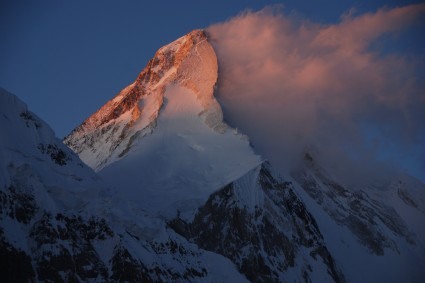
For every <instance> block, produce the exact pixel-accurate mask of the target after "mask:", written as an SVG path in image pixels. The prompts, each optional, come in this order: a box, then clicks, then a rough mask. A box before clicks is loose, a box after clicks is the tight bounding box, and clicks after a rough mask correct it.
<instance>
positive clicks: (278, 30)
mask: <svg viewBox="0 0 425 283" xmlns="http://www.w3.org/2000/svg"><path fill="white" fill-rule="evenodd" d="M424 14H425V4H417V5H410V6H406V7H401V8H393V9H387V8H384V9H380V10H378V11H377V12H376V13H367V14H363V15H359V16H353V15H352V14H350V13H348V14H346V15H343V16H342V17H341V21H340V22H339V23H337V24H332V25H323V24H317V23H314V22H311V21H308V20H300V19H293V18H291V17H290V16H286V15H284V14H283V13H281V12H279V11H276V9H274V8H273V7H271V8H270V7H269V8H265V9H263V10H261V11H259V12H245V13H243V14H241V15H239V16H237V17H235V18H233V19H230V20H229V21H227V22H225V23H220V24H215V25H213V26H210V27H209V28H208V32H209V34H210V37H211V42H212V43H213V45H214V47H215V50H216V52H217V55H218V59H219V66H220V70H219V72H220V75H219V90H218V94H217V95H218V99H219V100H220V102H221V103H222V105H223V108H224V112H225V116H226V117H227V118H228V119H229V121H230V122H231V124H233V125H236V126H238V127H239V128H241V129H242V130H243V131H244V132H245V133H247V134H248V135H249V136H250V138H251V140H252V142H253V144H254V145H255V146H256V147H257V149H258V150H259V152H260V153H262V154H263V155H264V156H265V157H266V158H268V159H270V160H271V161H272V162H274V163H275V164H279V165H280V166H288V164H292V163H293V162H294V160H296V159H297V158H299V155H300V154H301V152H302V151H303V150H304V149H305V148H306V147H311V146H313V147H317V148H318V149H319V151H320V153H321V154H320V156H322V162H327V164H328V166H335V167H336V168H341V167H343V166H341V165H345V166H354V165H353V163H351V164H350V165H349V164H348V160H357V161H356V162H359V163H360V164H365V163H367V164H370V166H368V168H367V169H365V170H360V168H358V167H356V168H357V170H354V171H353V170H350V173H349V174H346V173H347V171H346V170H345V171H344V170H341V172H340V175H341V176H342V175H346V176H347V175H349V176H350V177H352V178H351V179H355V178H358V177H359V176H360V175H361V176H366V175H369V174H366V171H367V172H373V173H372V174H374V175H376V173H377V172H376V171H377V170H372V169H373V168H380V169H379V170H378V171H382V170H381V168H383V167H382V164H379V165H377V166H375V167H373V166H372V164H375V161H376V160H377V159H378V158H377V157H378V156H381V157H382V155H383V154H386V155H387V156H392V158H393V159H394V158H395V157H394V156H398V155H400V154H401V153H402V152H406V153H407V152H408V149H409V148H418V147H420V145H421V143H424V142H425V141H424V137H425V127H424V121H425V88H424V85H425V84H424V82H423V81H421V80H419V79H418V77H417V71H418V65H419V67H420V68H423V67H424V65H425V64H424V63H423V61H422V62H420V63H418V62H417V61H415V59H417V58H413V59H412V57H409V58H410V59H407V57H404V56H401V55H400V54H392V53H383V52H382V51H383V50H384V49H385V46H383V47H382V49H381V50H379V49H377V48H371V46H372V44H374V43H375V42H376V41H377V40H379V39H380V38H381V37H382V36H384V35H388V34H394V33H402V32H403V31H404V30H405V29H406V28H407V27H408V26H409V25H413V24H415V22H417V21H418V19H420V17H421V16H423V15H424ZM388 143H391V146H387V145H388ZM385 150H387V153H385ZM397 151H398V152H397ZM420 154H422V155H424V154H425V149H424V150H422V152H421V153H420ZM418 160H419V159H418ZM372 167H373V168H372ZM353 172H358V174H354V173H353Z"/></svg>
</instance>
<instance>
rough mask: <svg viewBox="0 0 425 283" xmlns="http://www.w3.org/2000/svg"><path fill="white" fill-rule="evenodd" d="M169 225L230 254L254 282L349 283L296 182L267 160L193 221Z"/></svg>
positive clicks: (211, 248) (212, 200) (208, 204)
mask: <svg viewBox="0 0 425 283" xmlns="http://www.w3.org/2000/svg"><path fill="white" fill-rule="evenodd" d="M170 226H171V227H173V228H174V229H175V231H176V232H178V233H179V234H181V235H183V236H184V237H186V238H187V239H188V240H190V241H191V242H194V243H196V244H197V245H199V246H200V247H201V248H203V249H206V250H209V251H214V252H216V253H219V254H222V255H224V256H226V257H227V258H230V259H231V260H232V261H233V262H234V263H235V264H236V265H237V267H238V269H239V271H240V272H241V273H243V274H244V275H245V276H246V277H247V278H248V279H249V280H250V281H252V282H292V281H298V280H304V281H306V282H309V281H310V280H311V281H313V282H316V281H317V280H320V281H322V282H332V281H334V282H345V279H344V276H343V275H342V274H341V273H340V272H339V270H338V268H337V267H336V264H335V261H334V259H333V258H332V256H331V254H330V253H329V251H328V249H327V248H326V245H325V243H324V241H323V237H322V235H321V233H320V230H319V227H318V226H317V223H316V221H315V219H314V217H313V216H312V215H311V214H310V213H309V212H308V210H307V208H306V207H305V206H304V204H303V202H302V200H301V199H300V198H299V197H298V195H297V194H296V193H295V192H294V189H293V186H292V183H290V182H284V181H282V180H279V179H278V178H276V177H275V176H273V174H272V172H271V169H270V165H269V164H267V163H264V164H262V165H260V166H259V167H257V168H255V169H254V170H252V171H251V172H249V173H247V174H246V175H245V176H243V177H242V178H240V179H238V180H236V181H234V182H232V183H231V184H229V185H227V186H226V187H224V188H223V189H221V190H219V191H217V192H216V193H214V194H212V195H211V196H210V198H209V199H208V201H207V202H206V203H205V204H204V205H203V206H202V207H200V208H199V209H198V211H197V213H196V215H195V217H194V219H193V221H192V222H189V223H188V222H185V221H184V220H182V219H179V218H177V219H174V220H172V221H171V222H170Z"/></svg>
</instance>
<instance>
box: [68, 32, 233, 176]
mask: <svg viewBox="0 0 425 283" xmlns="http://www.w3.org/2000/svg"><path fill="white" fill-rule="evenodd" d="M216 81H217V58H216V55H215V52H214V50H213V48H212V47H211V45H210V44H209V43H208V41H207V36H206V34H205V32H204V31H202V30H195V31H192V32H191V33H189V34H187V35H185V36H183V37H181V38H179V39H177V40H176V41H174V42H172V43H170V44H168V45H166V46H164V47H162V48H160V49H159V50H158V51H157V52H156V54H155V56H154V57H153V58H152V59H151V60H150V61H149V62H148V64H147V66H146V67H145V69H144V70H143V71H142V72H141V73H140V74H139V76H138V77H137V79H136V80H135V82H134V83H132V84H131V85H129V86H127V87H126V88H124V89H123V90H122V91H121V92H120V93H118V95H117V96H115V97H114V98H113V99H112V100H110V101H109V102H107V103H106V104H105V105H104V106H103V107H102V108H101V109H99V110H98V111H97V112H96V113H94V114H93V115H92V116H90V117H89V118H88V119H87V120H86V121H84V122H83V123H82V124H81V125H80V126H79V127H77V128H76V129H75V130H74V131H73V132H72V133H70V135H68V136H67V137H66V138H65V140H64V142H65V143H66V144H67V145H68V146H70V147H71V148H72V149H73V150H74V151H75V152H76V153H78V154H79V156H80V158H81V159H82V160H83V161H84V162H86V164H88V165H89V166H90V167H92V168H93V169H95V170H100V169H102V168H104V167H105V166H107V165H108V164H111V163H113V162H114V161H116V160H118V159H120V158H122V157H123V156H125V155H126V154H127V152H128V151H129V150H130V149H131V147H132V144H133V143H134V141H135V140H136V139H138V138H140V137H143V136H146V135H148V134H150V133H151V132H152V129H153V128H155V126H156V120H157V117H158V115H159V112H160V110H161V108H163V107H164V93H165V90H166V88H167V86H169V85H180V86H182V87H185V88H187V89H190V90H191V91H192V92H193V93H194V94H195V95H196V98H197V99H198V100H199V101H200V103H201V105H202V110H201V111H200V113H199V115H200V116H201V118H202V119H203V120H204V122H205V123H206V124H207V125H208V126H209V127H211V128H213V129H214V130H216V131H219V132H224V131H225V128H226V127H225V125H224V124H223V122H222V120H223V119H222V112H221V108H220V106H219V105H218V103H217V101H216V100H215V98H214V96H213V90H214V85H215V83H216Z"/></svg>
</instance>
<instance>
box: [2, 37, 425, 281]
mask: <svg viewBox="0 0 425 283" xmlns="http://www.w3.org/2000/svg"><path fill="white" fill-rule="evenodd" d="M218 75H219V72H218V66H217V58H216V54H215V52H214V49H213V47H212V46H211V45H210V43H209V41H208V36H207V34H206V33H205V32H204V31H202V30H195V31H193V32H191V33H189V34H187V35H185V36H183V37H181V38H180V39H178V40H176V41H174V42H172V43H170V44H169V45H166V46H164V47H162V48H161V49H159V50H158V52H157V53H156V54H155V56H154V58H153V59H152V60H150V61H149V63H148V65H147V66H146V68H145V69H144V70H143V71H142V72H141V73H140V75H139V76H138V77H137V79H136V81H135V82H134V83H133V84H131V85H130V86H128V87H126V88H124V89H123V90H122V91H121V92H120V93H119V94H118V95H117V96H116V97H114V98H113V99H112V100H110V101H109V102H107V103H106V104H105V106H103V107H102V108H101V109H100V110H98V111H97V112H96V113H94V114H93V115H92V116H91V117H89V118H88V119H87V120H86V121H85V122H84V123H83V124H82V125H80V126H79V127H77V128H76V129H75V130H74V131H73V132H72V133H70V135H68V136H67V137H66V138H65V140H64V142H65V144H66V145H68V146H69V147H70V148H71V149H72V150H73V151H75V153H77V154H78V155H79V157H80V158H81V160H83V161H84V162H85V163H86V164H87V165H89V166H90V167H91V168H92V169H93V170H94V171H96V172H97V173H94V171H92V169H90V168H88V167H87V166H86V165H85V164H83V163H82V162H81V161H80V159H79V157H78V156H77V155H75V154H74V153H73V152H71V151H70V150H69V149H68V148H67V147H66V146H64V145H63V144H62V143H61V142H60V141H59V140H57V139H56V138H54V135H53V133H52V131H51V130H49V128H48V126H47V125H46V124H45V123H44V122H42V121H40V119H39V118H37V117H36V116H35V115H34V114H33V113H31V112H29V111H28V110H27V109H26V107H25V105H24V104H23V103H22V102H20V101H18V100H17V98H16V97H14V96H13V95H10V94H7V93H6V92H4V91H3V92H2V93H1V95H2V98H1V99H2V104H1V107H2V109H1V111H2V113H3V114H4V115H3V117H0V119H2V120H1V124H0V126H1V133H8V134H7V135H5V138H2V140H1V144H0V146H1V148H0V150H1V151H0V152H1V154H2V159H1V160H2V163H1V166H2V168H1V170H2V171H0V172H1V174H2V175H0V177H1V182H2V183H1V185H2V187H1V189H2V191H1V193H2V195H1V198H0V200H1V205H2V206H1V208H2V210H1V211H0V213H1V217H2V218H1V226H0V227H1V229H2V230H0V231H2V232H1V235H0V237H1V247H0V248H1V249H0V253H1V254H2V258H5V259H9V260H7V261H4V262H3V263H1V264H2V265H3V266H7V267H8V269H5V268H0V270H8V272H4V271H3V272H4V275H3V276H2V277H5V276H9V277H7V278H11V277H10V276H16V271H17V269H13V267H11V266H10V264H9V265H8V262H10V259H13V258H16V259H17V260H19V261H20V262H22V264H21V265H20V266H23V267H25V269H24V270H25V271H26V273H24V272H20V273H19V274H20V275H22V276H23V274H25V277H22V280H23V281H28V280H29V279H30V278H35V279H37V280H39V281H46V280H47V281H48V280H52V281H61V280H62V281H70V280H74V281H130V282H140V281H155V282H156V281H195V282H199V281H204V282H243V281H247V280H248V281H251V282H420V281H421V280H423V278H425V274H424V271H423V266H425V226H424V225H423V223H425V185H424V184H422V183H421V182H419V181H417V180H415V179H413V178H412V177H410V176H407V175H400V176H389V177H388V182H387V183H381V184H376V183H374V184H370V186H367V187H364V188H363V189H362V190H360V191H359V190H354V189H353V188H349V187H346V186H344V184H343V183H341V182H339V181H338V180H336V179H334V178H333V177H331V176H332V174H331V173H332V172H328V169H327V168H323V167H322V166H321V164H319V163H318V161H317V160H318V159H317V158H316V157H315V156H314V154H313V152H306V153H305V156H304V159H303V160H302V161H301V162H300V163H299V165H297V167H296V168H294V169H293V170H292V173H291V174H286V175H284V176H282V173H283V172H279V170H277V169H276V168H274V167H273V164H270V163H269V162H267V161H265V160H264V158H262V157H261V156H259V155H258V154H257V153H256V152H255V151H254V149H253V148H252V147H251V145H250V142H249V138H248V137H247V136H245V135H243V134H241V133H239V132H238V130H237V129H235V128H232V127H230V126H228V125H227V124H226V123H225V122H224V120H223V119H224V118H225V117H223V114H222V111H221V107H220V105H219V103H218V102H217V101H216V99H215V98H214V90H215V85H216V82H217V78H218ZM3 105H4V106H3ZM27 207H28V208H29V210H28V211H26V210H25V209H24V211H22V210H23V208H27ZM22 215H24V216H22ZM22 217H23V218H22ZM23 219H24V220H23ZM3 255H4V256H3ZM47 262H53V264H50V265H48V264H47ZM18 270H19V269H18ZM9 271H10V272H9Z"/></svg>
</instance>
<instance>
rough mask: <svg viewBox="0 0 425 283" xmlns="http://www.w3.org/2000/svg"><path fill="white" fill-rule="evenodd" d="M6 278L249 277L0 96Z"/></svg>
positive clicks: (0, 227) (0, 265)
mask: <svg viewBox="0 0 425 283" xmlns="http://www.w3.org/2000/svg"><path fill="white" fill-rule="evenodd" d="M0 102H1V103H0V107H1V109H0V110H1V111H0V112H1V113H2V115H1V116H0V131H1V132H2V133H7V135H4V134H3V135H2V138H1V140H0V142H1V143H0V156H1V159H0V160H1V164H0V174H1V175H0V177H1V178H0V182H1V183H0V186H1V187H0V258H1V259H0V278H2V282H32V281H40V282H105V281H109V282H161V281H162V282H169V281H197V282H202V281H206V282H217V281H224V280H232V281H241V282H243V281H246V279H245V277H244V276H242V275H240V274H239V273H238V272H237V270H236V268H235V266H234V265H233V264H232V263H231V261H230V260H228V259H226V258H225V257H223V256H220V255H217V254H214V253H211V252H207V251H204V250H201V249H199V248H198V247H197V246H196V245H195V244H191V243H189V242H188V241H187V240H186V239H184V238H183V237H181V236H180V235H178V234H176V233H175V232H174V231H173V230H171V229H169V228H167V223H166V222H164V221H163V220H161V219H159V218H156V217H151V216H150V215H149V214H148V213H146V212H143V211H141V210H140V209H138V208H134V207H132V206H131V205H130V204H129V203H128V202H127V201H125V200H122V199H119V198H116V197H115V196H113V195H112V194H111V193H110V192H109V190H108V188H107V187H106V186H105V184H104V183H103V182H102V181H101V180H100V179H99V177H97V175H96V174H95V173H94V172H93V171H92V170H91V169H90V168H88V167H87V166H86V165H85V164H83V163H82V162H81V160H80V159H79V158H78V156H77V155H75V154H74V153H73V152H72V151H71V150H70V149H68V148H67V147H66V146H65V145H63V144H62V142H61V141H60V140H58V139H57V138H55V137H54V133H53V131H52V130H51V129H50V128H49V126H48V125H47V124H45V123H44V122H43V121H42V120H41V119H39V118H38V117H37V116H36V115H35V114H34V113H32V112H30V111H28V110H27V107H26V105H25V104H24V103H22V102H21V101H19V99H17V98H16V97H15V96H14V95H12V94H10V93H7V92H6V91H4V90H1V92H0Z"/></svg>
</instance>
